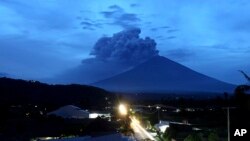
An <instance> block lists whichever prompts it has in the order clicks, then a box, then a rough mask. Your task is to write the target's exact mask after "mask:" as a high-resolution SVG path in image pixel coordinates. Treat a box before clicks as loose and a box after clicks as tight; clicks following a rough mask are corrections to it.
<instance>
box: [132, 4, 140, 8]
mask: <svg viewBox="0 0 250 141" xmlns="http://www.w3.org/2000/svg"><path fill="white" fill-rule="evenodd" d="M139 6H140V5H139V4H137V3H132V4H130V7H139Z"/></svg>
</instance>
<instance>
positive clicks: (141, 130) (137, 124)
mask: <svg viewBox="0 0 250 141" xmlns="http://www.w3.org/2000/svg"><path fill="white" fill-rule="evenodd" d="M131 122H132V123H131V127H132V128H133V130H134V131H135V132H137V133H139V135H140V136H141V137H142V138H149V139H150V140H153V141H155V138H154V137H153V136H152V135H151V134H150V133H148V132H147V131H146V130H145V129H144V128H143V127H142V126H141V125H140V122H139V120H137V119H136V118H135V117H131Z"/></svg>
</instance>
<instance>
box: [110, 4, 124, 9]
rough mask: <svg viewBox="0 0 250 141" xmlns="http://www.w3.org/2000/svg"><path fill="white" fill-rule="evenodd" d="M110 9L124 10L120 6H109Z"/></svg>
mask: <svg viewBox="0 0 250 141" xmlns="http://www.w3.org/2000/svg"><path fill="white" fill-rule="evenodd" d="M109 9H114V10H123V9H122V8H121V7H120V6H118V5H111V6H109Z"/></svg>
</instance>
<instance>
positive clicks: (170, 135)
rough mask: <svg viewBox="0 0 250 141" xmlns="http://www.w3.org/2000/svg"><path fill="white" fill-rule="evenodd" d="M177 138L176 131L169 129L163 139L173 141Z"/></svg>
mask: <svg viewBox="0 0 250 141" xmlns="http://www.w3.org/2000/svg"><path fill="white" fill-rule="evenodd" d="M175 136H176V130H175V129H174V128H172V127H169V128H167V129H166V131H165V132H164V134H163V139H164V140H165V141H171V139H172V138H174V137H175Z"/></svg>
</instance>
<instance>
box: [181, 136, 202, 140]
mask: <svg viewBox="0 0 250 141" xmlns="http://www.w3.org/2000/svg"><path fill="white" fill-rule="evenodd" d="M184 141H202V138H201V136H200V135H198V134H190V135H188V136H187V137H186V138H185V139H184Z"/></svg>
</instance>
